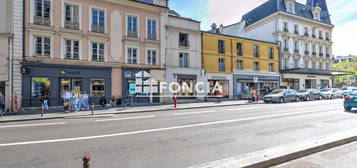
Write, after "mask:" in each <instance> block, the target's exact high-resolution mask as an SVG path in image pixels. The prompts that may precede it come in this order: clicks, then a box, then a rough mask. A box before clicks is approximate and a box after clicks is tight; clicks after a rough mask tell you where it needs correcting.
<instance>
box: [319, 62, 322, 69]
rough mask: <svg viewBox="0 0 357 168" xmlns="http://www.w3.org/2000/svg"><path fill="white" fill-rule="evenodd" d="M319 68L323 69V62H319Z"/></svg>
mask: <svg viewBox="0 0 357 168" xmlns="http://www.w3.org/2000/svg"><path fill="white" fill-rule="evenodd" d="M319 68H320V69H321V70H322V68H323V64H322V62H320V63H319Z"/></svg>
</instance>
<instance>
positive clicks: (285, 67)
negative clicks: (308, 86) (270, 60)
mask: <svg viewBox="0 0 357 168" xmlns="http://www.w3.org/2000/svg"><path fill="white" fill-rule="evenodd" d="M288 68H289V59H288V58H284V69H288Z"/></svg>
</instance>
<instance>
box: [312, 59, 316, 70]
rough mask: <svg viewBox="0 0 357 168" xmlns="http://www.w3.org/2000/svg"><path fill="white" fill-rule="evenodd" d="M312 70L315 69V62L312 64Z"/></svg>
mask: <svg viewBox="0 0 357 168" xmlns="http://www.w3.org/2000/svg"><path fill="white" fill-rule="evenodd" d="M312 69H316V62H315V61H313V62H312Z"/></svg>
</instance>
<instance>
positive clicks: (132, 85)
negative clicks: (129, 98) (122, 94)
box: [129, 83, 136, 95]
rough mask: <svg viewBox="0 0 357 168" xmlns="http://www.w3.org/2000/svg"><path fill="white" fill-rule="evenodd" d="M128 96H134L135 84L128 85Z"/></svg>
mask: <svg viewBox="0 0 357 168" xmlns="http://www.w3.org/2000/svg"><path fill="white" fill-rule="evenodd" d="M129 94H130V95H135V94H136V84H135V83H130V84H129Z"/></svg>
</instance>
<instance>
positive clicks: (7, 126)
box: [0, 122, 67, 128]
mask: <svg viewBox="0 0 357 168" xmlns="http://www.w3.org/2000/svg"><path fill="white" fill-rule="evenodd" d="M64 124H67V123H66V122H58V123H43V124H24V125H2V126H0V128H17V127H36V126H49V125H64Z"/></svg>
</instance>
